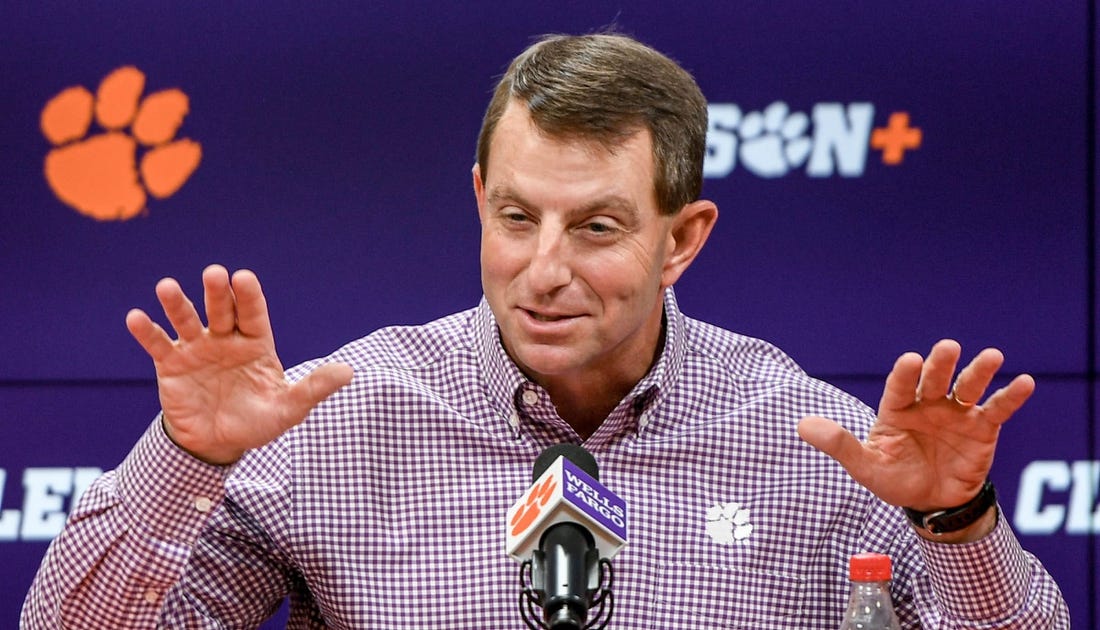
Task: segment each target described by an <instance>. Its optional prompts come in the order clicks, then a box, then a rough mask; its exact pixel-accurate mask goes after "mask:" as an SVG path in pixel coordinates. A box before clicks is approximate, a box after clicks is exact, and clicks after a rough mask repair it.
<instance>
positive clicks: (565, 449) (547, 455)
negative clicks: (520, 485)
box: [531, 443, 600, 482]
mask: <svg viewBox="0 0 1100 630" xmlns="http://www.w3.org/2000/svg"><path fill="white" fill-rule="evenodd" d="M562 455H564V456H565V459H568V460H569V461H571V462H573V463H574V464H576V466H577V468H580V469H581V470H583V471H584V472H586V473H588V474H589V475H590V476H591V477H592V478H593V479H595V480H596V481H599V480H600V467H599V466H598V465H597V464H596V458H595V457H593V456H592V453H589V452H588V451H586V450H584V448H583V447H581V446H578V445H576V444H568V443H565V444H555V445H553V446H551V447H550V448H548V449H546V450H545V451H543V452H542V453H541V454H540V455H539V456H538V459H536V460H535V468H534V471H533V473H532V475H531V481H532V482H534V481H536V480H538V478H539V477H541V476H542V473H544V472H546V469H547V468H549V467H550V464H553V463H554V462H555V461H557V459H558V457H560V456H562Z"/></svg>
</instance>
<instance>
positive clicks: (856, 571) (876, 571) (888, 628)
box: [840, 553, 901, 630]
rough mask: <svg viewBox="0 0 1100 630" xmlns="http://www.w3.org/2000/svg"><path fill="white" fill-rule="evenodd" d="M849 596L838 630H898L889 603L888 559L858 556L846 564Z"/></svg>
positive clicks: (882, 556)
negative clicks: (850, 588) (849, 585)
mask: <svg viewBox="0 0 1100 630" xmlns="http://www.w3.org/2000/svg"><path fill="white" fill-rule="evenodd" d="M848 576H849V577H850V578H851V579H852V594H851V596H849V598H848V610H846V611H844V622H843V623H842V624H840V630H900V629H901V624H899V623H898V616H897V615H896V614H894V603H893V601H891V599H890V577H891V572H890V556H884V555H882V554H880V553H860V554H856V555H854V556H852V557H851V559H850V560H849V561H848Z"/></svg>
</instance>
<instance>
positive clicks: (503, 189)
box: [486, 184, 639, 221]
mask: <svg viewBox="0 0 1100 630" xmlns="http://www.w3.org/2000/svg"><path fill="white" fill-rule="evenodd" d="M486 199H487V200H488V202H489V203H490V204H491V205H496V204H498V203H501V202H509V201H512V202H515V203H516V204H518V205H520V206H523V207H524V208H537V207H538V206H537V204H534V203H531V202H530V201H528V200H527V199H525V198H524V197H523V195H521V194H519V193H518V192H516V191H515V190H513V189H512V188H511V187H509V186H506V185H503V184H498V185H496V186H494V187H493V188H492V190H490V191H489V194H488V195H486ZM603 209H609V210H616V211H618V212H623V213H625V214H628V215H629V218H630V219H631V220H633V221H636V220H637V219H638V217H639V212H638V208H637V206H636V205H635V204H633V203H631V202H630V201H628V200H626V199H624V198H622V197H620V196H618V195H607V196H605V197H597V198H596V199H594V200H592V201H590V202H588V203H586V204H584V205H581V206H578V207H575V208H570V209H569V214H571V215H575V214H589V213H592V212H596V211H598V210H603Z"/></svg>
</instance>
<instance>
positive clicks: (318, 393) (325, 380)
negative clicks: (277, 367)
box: [287, 363, 354, 428]
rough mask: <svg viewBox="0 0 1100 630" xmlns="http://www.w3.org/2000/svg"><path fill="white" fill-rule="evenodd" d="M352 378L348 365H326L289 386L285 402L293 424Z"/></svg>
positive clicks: (351, 371) (352, 373)
mask: <svg viewBox="0 0 1100 630" xmlns="http://www.w3.org/2000/svg"><path fill="white" fill-rule="evenodd" d="M352 376H354V371H353V370H352V368H351V366H350V365H348V364H346V363H328V364H325V365H322V366H321V367H319V368H317V369H316V370H313V371H312V372H310V373H309V374H307V375H306V377H305V378H303V379H302V380H300V381H298V382H297V383H295V384H294V385H293V386H291V388H290V390H289V392H288V400H287V402H288V404H289V406H290V409H289V414H290V418H291V419H292V422H293V424H297V423H298V422H301V421H302V419H304V418H305V417H306V415H308V414H309V412H310V411H311V410H312V409H313V408H314V407H316V406H317V405H318V404H319V403H320V402H321V401H322V400H324V399H326V398H328V397H329V396H331V395H332V394H333V393H335V392H336V390H338V389H340V388H341V387H343V386H345V385H347V384H348V383H350V382H351V379H352ZM287 428H289V427H287Z"/></svg>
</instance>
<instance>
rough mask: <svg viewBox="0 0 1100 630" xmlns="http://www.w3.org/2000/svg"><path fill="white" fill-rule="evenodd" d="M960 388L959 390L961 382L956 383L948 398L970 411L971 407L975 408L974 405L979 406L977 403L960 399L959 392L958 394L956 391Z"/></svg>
mask: <svg viewBox="0 0 1100 630" xmlns="http://www.w3.org/2000/svg"><path fill="white" fill-rule="evenodd" d="M958 388H959V382H958V381H955V384H954V385H952V386H951V395H950V396H948V398H950V399H951V402H953V403H955V404H957V405H962V406H963V407H966V408H968V409H969V408H970V407H973V406H974V405H976V404H978V403H977V401H974V402H968V401H965V400H963V399H962V398H959V394H958V392H956V390H957V389H958Z"/></svg>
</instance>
